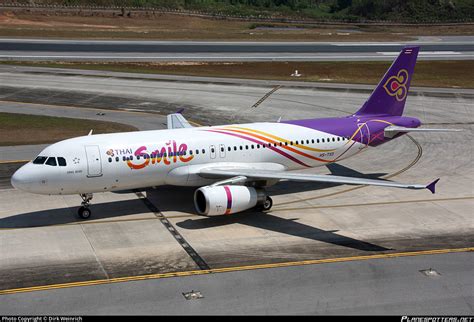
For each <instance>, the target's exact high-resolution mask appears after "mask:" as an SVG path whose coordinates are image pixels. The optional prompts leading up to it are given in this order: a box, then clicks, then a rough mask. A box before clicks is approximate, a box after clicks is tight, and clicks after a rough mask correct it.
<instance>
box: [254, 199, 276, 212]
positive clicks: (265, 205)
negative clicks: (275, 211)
mask: <svg viewBox="0 0 474 322" xmlns="http://www.w3.org/2000/svg"><path fill="white" fill-rule="evenodd" d="M272 206H273V200H272V198H270V197H269V196H266V197H265V200H264V201H263V203H262V204H260V205H259V206H258V207H257V209H258V210H260V211H269V210H270V209H272Z"/></svg>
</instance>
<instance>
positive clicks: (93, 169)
mask: <svg viewBox="0 0 474 322" xmlns="http://www.w3.org/2000/svg"><path fill="white" fill-rule="evenodd" d="M85 149H86V157H87V176H88V177H100V176H102V160H101V158H100V150H99V146H97V145H86V146H85Z"/></svg>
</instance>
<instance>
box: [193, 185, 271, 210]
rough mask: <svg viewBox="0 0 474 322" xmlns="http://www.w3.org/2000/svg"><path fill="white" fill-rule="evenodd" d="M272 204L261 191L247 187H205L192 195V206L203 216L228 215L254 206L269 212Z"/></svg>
mask: <svg viewBox="0 0 474 322" xmlns="http://www.w3.org/2000/svg"><path fill="white" fill-rule="evenodd" d="M272 204H273V202H272V199H271V198H270V197H269V196H267V194H266V193H265V191H264V190H263V189H257V188H253V187H247V186H229V185H223V186H205V187H202V188H199V189H197V190H196V192H195V193H194V206H195V207H196V210H197V212H198V213H199V214H200V215H204V216H219V215H230V214H233V213H236V212H241V211H245V210H247V209H250V208H253V207H255V206H257V207H259V208H260V209H261V210H270V208H271V207H272Z"/></svg>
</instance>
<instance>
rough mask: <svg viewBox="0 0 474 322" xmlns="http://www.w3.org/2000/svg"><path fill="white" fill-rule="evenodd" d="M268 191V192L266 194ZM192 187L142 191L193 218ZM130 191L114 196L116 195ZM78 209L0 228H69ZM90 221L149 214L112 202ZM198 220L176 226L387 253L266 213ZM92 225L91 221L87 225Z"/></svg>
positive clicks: (38, 214) (285, 189) (0, 223)
mask: <svg viewBox="0 0 474 322" xmlns="http://www.w3.org/2000/svg"><path fill="white" fill-rule="evenodd" d="M327 167H328V169H330V171H331V174H333V175H346V176H354V177H363V178H378V177H380V176H383V175H384V173H374V174H368V175H365V174H362V173H360V172H357V171H355V170H353V169H349V168H347V167H344V166H342V165H339V164H330V165H328V166H327ZM332 186H335V185H329V184H315V183H302V182H290V181H286V182H281V183H279V184H277V185H276V186H274V187H275V188H274V187H271V188H270V189H271V191H270V194H276V195H278V194H283V193H296V192H301V191H309V190H315V189H324V188H326V187H332ZM270 189H269V190H270ZM195 190H196V188H194V187H174V186H161V187H157V188H155V189H146V190H145V191H146V194H147V198H148V199H149V200H150V201H151V202H152V203H153V204H154V205H156V206H157V207H158V208H159V209H160V211H177V212H183V213H185V214H190V215H195V210H194V205H193V194H194V191H195ZM130 192H131V191H123V192H118V193H119V194H123V193H130ZM78 207H79V200H78V206H77V207H65V208H57V209H50V210H41V211H34V212H29V213H24V214H18V215H14V216H10V217H6V218H2V219H0V228H3V229H5V228H27V227H45V226H52V225H61V224H71V223H75V222H83V221H82V220H80V219H79V218H78V217H77V215H76V211H77V208H78ZM92 209H93V212H94V217H93V218H94V220H97V219H106V218H118V217H123V216H129V215H139V214H146V213H149V212H150V209H148V208H147V207H146V205H145V203H144V202H143V201H142V200H140V199H130V200H122V201H115V202H106V203H98V204H93V205H92ZM195 218H199V219H187V220H185V221H182V222H179V223H177V225H178V227H180V228H183V229H193V230H194V229H208V228H213V227H220V226H225V225H231V224H236V223H239V224H244V225H247V226H250V227H255V228H260V229H265V230H268V231H274V232H278V233H282V234H287V235H291V236H296V237H301V238H305V239H310V240H315V241H321V242H326V243H330V244H334V245H339V246H344V247H349V248H353V249H357V250H362V251H374V252H380V251H388V250H390V249H388V248H385V247H381V246H378V245H374V244H371V243H368V242H364V241H360V240H357V239H354V238H350V237H346V236H342V235H339V234H337V233H336V232H337V231H325V230H322V229H319V228H316V227H312V226H309V225H305V224H301V223H298V222H296V220H297V219H285V218H281V217H277V216H274V215H271V214H269V213H262V212H255V211H254V210H249V211H246V212H243V213H239V214H233V215H232V216H217V217H202V218H201V217H198V216H196V217H195ZM91 222H93V221H91Z"/></svg>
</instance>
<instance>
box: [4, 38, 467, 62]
mask: <svg viewBox="0 0 474 322" xmlns="http://www.w3.org/2000/svg"><path fill="white" fill-rule="evenodd" d="M407 44H410V45H415V44H418V45H422V50H421V52H420V54H419V57H420V59H438V60H440V59H441V60H443V59H450V60H453V59H473V57H474V43H473V42H472V41H464V42H428V41H420V42H410V43H407ZM404 45H405V44H403V43H316V42H308V43H304V42H191V41H108V40H107V41H92V40H36V39H22V40H16V39H0V48H1V50H0V59H3V60H6V59H30V60H63V59H64V60H94V59H95V60H128V61H143V60H173V61H176V60H191V61H208V60H215V61H229V60H233V61H241V60H242V61H266V60H279V61H281V60H289V61H319V60H321V61H324V60H369V59H370V60H391V59H393V57H394V56H396V55H397V54H398V53H399V52H400V50H401V49H402V48H403V47H404Z"/></svg>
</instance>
